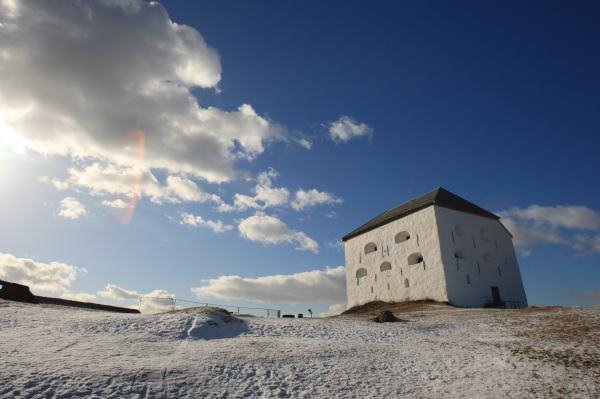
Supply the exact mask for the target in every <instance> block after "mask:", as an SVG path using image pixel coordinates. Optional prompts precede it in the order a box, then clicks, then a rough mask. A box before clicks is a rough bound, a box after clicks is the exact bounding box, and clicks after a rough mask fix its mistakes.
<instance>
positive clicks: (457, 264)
mask: <svg viewBox="0 0 600 399" xmlns="http://www.w3.org/2000/svg"><path fill="white" fill-rule="evenodd" d="M454 259H456V270H460V264H459V263H458V256H457V257H456V258H454Z"/></svg>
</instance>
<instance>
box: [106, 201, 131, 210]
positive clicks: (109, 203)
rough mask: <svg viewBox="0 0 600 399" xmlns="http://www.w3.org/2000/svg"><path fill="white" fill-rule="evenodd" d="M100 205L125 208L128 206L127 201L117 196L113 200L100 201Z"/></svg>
mask: <svg viewBox="0 0 600 399" xmlns="http://www.w3.org/2000/svg"><path fill="white" fill-rule="evenodd" d="M102 205H104V206H106V207H108V208H114V209H125V208H127V206H128V204H127V202H125V201H123V200H122V199H121V198H117V199H114V200H104V201H102Z"/></svg>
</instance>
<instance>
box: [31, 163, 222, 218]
mask: <svg viewBox="0 0 600 399" xmlns="http://www.w3.org/2000/svg"><path fill="white" fill-rule="evenodd" d="M42 180H44V181H48V182H50V183H52V184H53V185H54V187H55V188H56V189H58V190H65V189H73V190H78V189H85V190H86V191H87V192H88V193H89V194H91V195H95V196H107V195H117V196H122V197H124V198H128V199H129V198H131V197H135V198H138V197H148V198H149V199H150V201H152V202H154V203H157V204H162V203H180V202H207V201H211V202H214V203H218V204H220V203H221V202H222V201H221V198H220V197H219V196H218V195H216V194H208V193H206V192H204V191H202V190H201V189H200V188H199V187H198V185H197V184H196V183H195V182H194V181H192V180H190V179H187V178H183V177H179V176H167V178H166V183H165V184H161V183H160V182H159V181H158V179H157V178H156V177H155V176H154V174H152V172H149V171H144V170H140V169H136V168H130V167H122V166H117V165H114V164H102V163H99V162H95V163H93V164H91V165H87V166H85V167H83V168H70V169H69V177H68V178H67V179H65V180H60V179H49V178H43V179H42ZM123 203H125V206H124V207H126V206H127V204H126V201H123V200H121V201H120V202H114V201H112V202H109V201H106V203H105V202H103V204H104V205H106V206H112V207H115V208H118V207H119V206H121V205H123ZM117 205H118V206H117ZM124 207H123V208H124Z"/></svg>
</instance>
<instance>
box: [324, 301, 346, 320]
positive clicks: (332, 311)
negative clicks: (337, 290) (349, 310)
mask: <svg viewBox="0 0 600 399" xmlns="http://www.w3.org/2000/svg"><path fill="white" fill-rule="evenodd" d="M344 310H346V305H345V304H343V303H336V304H333V305H330V306H329V308H328V309H327V311H326V312H322V313H319V317H327V316H335V315H339V314H341V313H342V312H343V311H344Z"/></svg>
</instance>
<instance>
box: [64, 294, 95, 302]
mask: <svg viewBox="0 0 600 399" xmlns="http://www.w3.org/2000/svg"><path fill="white" fill-rule="evenodd" d="M60 297H61V298H63V299H69V300H71V301H80V302H90V301H93V300H94V299H96V295H94V294H88V293H86V292H77V293H75V292H65V293H64V294H62V295H61V296H60Z"/></svg>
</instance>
